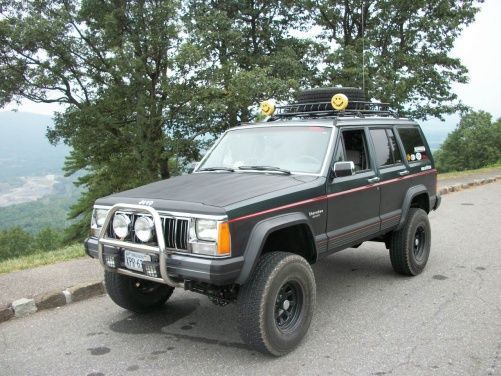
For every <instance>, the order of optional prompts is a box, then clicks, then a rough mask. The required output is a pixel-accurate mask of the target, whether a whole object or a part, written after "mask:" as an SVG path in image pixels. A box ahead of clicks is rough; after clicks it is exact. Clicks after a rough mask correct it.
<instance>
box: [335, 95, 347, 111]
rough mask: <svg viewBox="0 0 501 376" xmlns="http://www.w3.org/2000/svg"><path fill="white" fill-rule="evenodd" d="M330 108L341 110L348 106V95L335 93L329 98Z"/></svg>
mask: <svg viewBox="0 0 501 376" xmlns="http://www.w3.org/2000/svg"><path fill="white" fill-rule="evenodd" d="M331 105H332V108H333V109H335V110H338V111H342V110H344V109H346V107H348V97H347V96H346V95H344V94H341V93H339V94H336V95H334V96H333V97H332V99H331Z"/></svg>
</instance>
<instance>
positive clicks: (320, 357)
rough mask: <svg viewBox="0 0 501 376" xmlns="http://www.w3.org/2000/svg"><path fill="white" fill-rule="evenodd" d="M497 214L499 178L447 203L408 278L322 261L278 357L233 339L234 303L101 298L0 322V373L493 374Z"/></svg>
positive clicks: (370, 249)
mask: <svg viewBox="0 0 501 376" xmlns="http://www.w3.org/2000/svg"><path fill="white" fill-rule="evenodd" d="M500 213H501V184H499V183H494V184H489V185H486V186H482V187H478V188H475V189H470V190H465V191H463V192H458V193H454V194H451V195H447V196H444V198H443V203H442V207H441V208H440V210H439V211H438V212H436V213H432V214H431V221H432V228H433V246H432V255H431V258H430V261H429V264H428V267H427V269H426V270H425V272H424V273H423V274H421V275H420V276H418V277H415V278H406V277H400V276H398V275H395V274H394V273H393V272H392V270H391V266H390V262H389V259H388V256H387V251H386V250H385V249H384V247H382V246H381V245H380V244H371V243H367V244H364V245H363V246H362V247H361V248H359V249H358V250H347V251H344V252H340V253H338V254H335V255H332V256H330V257H328V258H327V259H325V260H324V261H322V262H321V263H319V264H318V265H316V266H315V267H314V270H315V274H316V278H317V285H318V307H317V310H316V316H315V320H314V322H313V324H312V327H311V328H310V333H309V335H308V337H307V338H306V340H305V341H304V342H303V344H302V345H301V347H300V348H298V349H297V350H296V351H295V352H293V353H292V354H289V355H288V356H285V357H282V358H279V359H274V358H270V357H266V356H263V355H260V354H258V353H255V352H254V351H251V350H249V349H247V348H246V347H245V346H244V345H243V344H242V342H241V341H240V339H239V337H238V334H237V331H236V322H235V315H234V314H235V307H234V306H229V307H226V308H221V307H216V306H214V305H212V304H211V303H209V302H208V300H207V299H206V298H205V297H203V296H199V295H196V294H192V293H185V292H181V291H179V292H177V291H176V293H175V294H174V296H173V298H172V300H171V301H170V302H169V303H168V304H167V305H166V306H165V308H164V309H163V311H161V312H157V313H153V314H148V315H144V316H138V315H134V314H131V313H128V312H126V311H124V310H122V309H120V308H118V307H116V306H115V305H113V304H112V303H111V302H110V300H109V299H108V298H107V297H99V298H95V299H91V300H87V301H85V302H81V303H75V304H73V305H69V306H66V307H63V308H60V309H56V310H52V311H44V312H40V313H37V314H35V315H32V316H30V317H26V318H24V319H16V320H11V321H8V322H5V323H3V324H0V374H2V375H3V376H6V375H49V374H50V375H70V374H71V375H140V374H141V375H142V374H148V375H183V374H190V375H191V374H193V375H210V376H214V375H219V374H227V375H235V374H255V375H268V374H273V375H284V374H292V375H294V374H299V375H326V374H332V375H344V374H347V375H388V374H391V375H501V247H500V244H501V214H500Z"/></svg>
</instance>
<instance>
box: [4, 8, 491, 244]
mask: <svg viewBox="0 0 501 376" xmlns="http://www.w3.org/2000/svg"><path fill="white" fill-rule="evenodd" d="M479 2H481V0H463V1H459V0H439V1H436V2H428V1H425V0H417V1H413V2H407V1H383V0H363V1H362V0H352V1H344V2H338V1H334V0H321V1H316V2H313V1H309V0H303V1H290V0H285V1H273V0H272V1H267V2H264V1H250V0H245V1H237V0H209V1H201V0H185V1H180V0H175V1H156V0H139V1H127V0H114V1H111V0H105V1H102V0H81V1H78V2H71V1H68V0H58V1H32V2H24V1H16V0H3V1H2V2H1V3H0V4H1V7H0V106H3V105H4V104H6V103H8V102H9V101H12V100H20V99H29V100H32V101H35V102H43V103H52V102H57V103H61V104H64V105H65V106H66V108H65V110H64V111H62V112H59V113H57V114H56V117H55V126H54V127H53V128H52V129H50V130H49V131H48V137H49V140H50V141H51V142H52V143H58V142H63V143H65V144H66V145H68V146H70V147H71V154H70V156H69V157H68V158H67V159H66V163H65V172H66V174H67V175H72V174H75V173H77V172H83V173H82V174H81V175H80V176H79V177H78V179H77V184H78V185H79V186H81V187H82V188H83V194H82V196H81V198H80V200H79V201H78V202H77V203H76V204H75V205H74V206H73V207H72V208H71V211H70V213H69V215H70V217H71V218H76V219H77V222H75V223H74V224H73V225H72V226H71V227H70V229H69V230H68V234H67V235H68V237H69V238H81V237H83V236H84V235H85V234H86V232H87V228H88V223H89V219H90V209H91V207H92V205H93V203H94V201H95V199H96V198H98V197H102V196H106V195H108V194H111V193H113V192H118V191H123V190H125V189H128V188H132V187H135V186H138V185H143V184H146V183H148V182H151V181H155V180H158V179H166V178H169V177H170V176H172V175H175V174H177V173H179V172H180V171H181V170H182V169H183V168H184V164H185V162H188V161H190V160H196V159H198V158H199V151H200V150H203V149H205V148H206V143H207V141H208V140H209V139H211V138H213V137H215V136H217V135H218V134H219V133H220V132H221V131H223V130H225V129H227V128H228V127H232V126H236V125H238V124H239V123H240V122H246V121H252V120H253V119H255V116H256V114H255V112H253V111H252V110H251V109H252V108H253V106H256V105H257V104H258V102H259V101H261V100H262V99H265V98H268V97H274V98H276V99H277V100H285V99H289V98H290V97H292V96H293V93H294V91H295V90H298V89H300V88H304V87H309V86H315V85H319V84H329V85H333V84H335V85H345V86H354V85H359V86H362V85H361V84H362V80H361V75H360V71H361V70H360V66H361V64H360V63H361V61H362V50H363V49H362V45H363V44H365V47H366V48H365V50H366V59H367V64H366V73H367V80H366V84H367V85H366V91H367V92H368V94H369V95H370V96H371V97H375V98H378V99H382V100H385V101H389V102H390V103H391V104H392V105H393V106H394V107H395V108H397V109H399V110H404V111H405V112H406V113H408V114H410V115H412V116H414V117H418V118H425V117H426V116H429V115H431V116H441V114H444V113H450V112H453V111H456V110H457V109H459V108H461V104H460V103H459V102H458V101H457V98H456V97H455V95H454V94H453V93H451V90H450V88H451V84H452V83H454V82H465V80H466V69H465V68H464V66H462V65H461V63H460V62H459V61H458V60H457V59H453V58H450V57H448V52H449V51H450V49H451V48H452V45H453V42H454V40H455V39H456V37H457V36H458V35H459V33H460V32H461V30H462V28H463V27H464V26H466V25H468V24H469V23H470V22H472V20H473V18H474V15H475V13H476V12H477V8H476V7H475V4H476V3H479ZM361 9H363V15H364V17H363V18H364V22H362V12H361ZM315 25H318V26H319V27H320V29H321V31H322V32H321V35H320V37H318V38H316V39H315V38H314V37H313V36H312V37H311V38H307V37H304V36H303V34H304V33H305V32H309V31H310V30H314V29H315V28H314V27H313V26H315ZM362 25H363V29H364V32H363V33H362ZM309 34H310V35H312V34H311V33H309ZM331 47H333V48H331Z"/></svg>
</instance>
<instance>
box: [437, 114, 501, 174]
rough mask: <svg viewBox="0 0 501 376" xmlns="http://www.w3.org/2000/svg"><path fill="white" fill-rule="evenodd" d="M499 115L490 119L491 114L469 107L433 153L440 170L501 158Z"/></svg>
mask: <svg viewBox="0 0 501 376" xmlns="http://www.w3.org/2000/svg"><path fill="white" fill-rule="evenodd" d="M500 145H501V119H498V120H497V121H495V122H492V115H491V114H489V113H487V112H484V111H471V112H468V113H466V114H464V115H463V116H462V117H461V121H460V122H459V124H458V126H457V127H456V129H455V130H454V131H453V132H451V133H450V134H449V136H448V137H447V139H446V140H445V141H444V143H443V145H442V146H441V147H440V149H439V150H438V151H437V152H436V154H435V160H436V163H437V168H438V169H439V171H441V172H447V171H461V170H468V169H476V168H480V167H485V166H487V165H489V164H493V163H497V162H499V161H501V146H500Z"/></svg>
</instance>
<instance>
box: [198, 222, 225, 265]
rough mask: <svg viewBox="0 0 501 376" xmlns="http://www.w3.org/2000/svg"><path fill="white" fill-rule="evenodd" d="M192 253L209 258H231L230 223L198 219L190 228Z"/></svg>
mask: <svg viewBox="0 0 501 376" xmlns="http://www.w3.org/2000/svg"><path fill="white" fill-rule="evenodd" d="M190 246H191V252H192V253H195V254H200V255H207V256H229V255H230V254H231V237H230V227H229V225H228V222H218V221H215V220H210V219H196V220H194V221H193V222H192V225H191V228H190Z"/></svg>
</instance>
